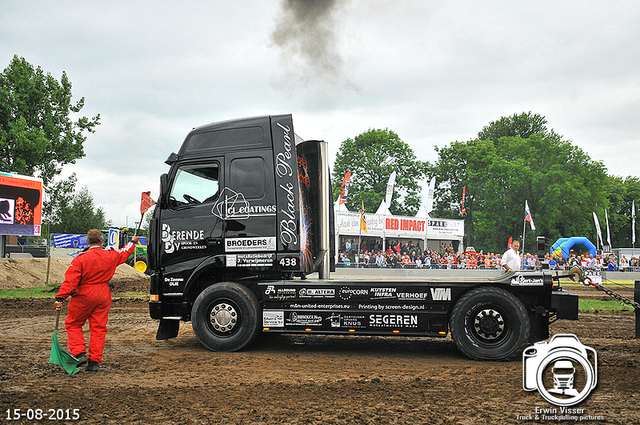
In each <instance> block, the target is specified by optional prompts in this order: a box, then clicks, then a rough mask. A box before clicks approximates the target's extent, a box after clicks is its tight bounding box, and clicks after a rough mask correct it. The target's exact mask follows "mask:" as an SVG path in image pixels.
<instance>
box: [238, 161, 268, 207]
mask: <svg viewBox="0 0 640 425" xmlns="http://www.w3.org/2000/svg"><path fill="white" fill-rule="evenodd" d="M266 170H267V169H266V165H265V163H264V159H262V158H261V157H253V158H236V159H234V160H232V161H231V164H230V167H229V171H230V172H229V181H230V183H231V186H232V188H233V189H234V190H236V191H239V190H241V191H242V194H243V195H244V197H245V199H260V198H262V197H263V196H264V195H265V193H266V192H267V171H266Z"/></svg>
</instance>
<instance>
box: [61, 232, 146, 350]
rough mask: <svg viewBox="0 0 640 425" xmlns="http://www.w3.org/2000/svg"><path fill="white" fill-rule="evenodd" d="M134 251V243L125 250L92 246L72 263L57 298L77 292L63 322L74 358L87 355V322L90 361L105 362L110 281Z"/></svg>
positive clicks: (129, 244) (130, 243)
mask: <svg viewBox="0 0 640 425" xmlns="http://www.w3.org/2000/svg"><path fill="white" fill-rule="evenodd" d="M134 249H135V245H134V244H133V243H132V242H129V243H128V244H127V245H125V247H124V248H122V249H112V248H108V249H102V247H101V246H92V247H89V249H87V250H86V251H85V252H83V253H81V254H80V255H78V256H77V257H76V258H74V259H73V260H72V261H71V265H70V266H69V268H68V269H67V272H66V273H65V275H64V282H63V283H62V286H60V290H59V291H58V295H56V299H57V300H60V299H66V298H67V297H68V296H69V295H71V292H73V290H74V289H75V290H76V293H75V294H74V295H73V296H72V297H71V300H70V301H69V310H68V313H67V319H66V320H65V322H64V325H65V328H66V330H67V340H68V344H69V350H70V351H71V354H72V355H73V356H74V357H75V356H78V355H79V354H80V353H86V352H87V350H86V346H85V342H84V335H83V333H82V327H83V326H84V324H85V323H86V322H87V319H88V320H89V332H90V336H89V352H88V354H87V358H88V359H89V360H90V361H94V362H98V363H100V360H102V352H103V351H104V340H105V336H106V334H107V319H108V318H109V307H111V290H110V289H109V284H108V282H109V280H110V279H111V278H112V277H113V275H114V273H115V271H116V267H118V266H119V265H120V264H122V263H124V262H125V261H127V258H128V257H129V255H131V253H133V250H134Z"/></svg>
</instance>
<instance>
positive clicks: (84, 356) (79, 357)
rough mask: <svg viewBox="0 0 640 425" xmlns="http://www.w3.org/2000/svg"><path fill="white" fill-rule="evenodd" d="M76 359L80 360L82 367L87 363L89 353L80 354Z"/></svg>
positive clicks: (79, 364)
mask: <svg viewBox="0 0 640 425" xmlns="http://www.w3.org/2000/svg"><path fill="white" fill-rule="evenodd" d="M74 357H75V358H76V360H78V366H82V365H84V364H85V363H87V353H80V354H78V355H77V356H74Z"/></svg>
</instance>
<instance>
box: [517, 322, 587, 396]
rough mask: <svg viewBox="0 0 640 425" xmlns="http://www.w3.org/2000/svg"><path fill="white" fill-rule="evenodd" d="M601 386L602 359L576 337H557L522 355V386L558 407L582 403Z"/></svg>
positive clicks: (570, 335) (540, 343) (567, 335)
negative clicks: (599, 360)
mask: <svg viewBox="0 0 640 425" xmlns="http://www.w3.org/2000/svg"><path fill="white" fill-rule="evenodd" d="M597 382H598V355H597V353H596V351H595V350H594V349H593V348H591V347H587V346H586V345H583V344H582V343H581V342H580V340H579V339H578V338H577V337H576V336H575V335H573V334H558V335H554V336H553V337H552V338H551V341H549V343H547V342H546V341H541V342H537V343H535V344H534V345H533V346H531V347H528V348H527V349H525V350H524V352H523V353H522V386H523V387H524V389H525V390H526V391H535V390H538V392H540V395H542V397H544V399H545V400H547V401H548V402H549V403H551V404H555V405H556V406H561V407H566V406H574V405H576V404H578V403H580V402H581V401H583V400H584V399H585V398H587V396H588V395H589V394H590V393H591V390H593V389H594V388H595V387H596V384H597Z"/></svg>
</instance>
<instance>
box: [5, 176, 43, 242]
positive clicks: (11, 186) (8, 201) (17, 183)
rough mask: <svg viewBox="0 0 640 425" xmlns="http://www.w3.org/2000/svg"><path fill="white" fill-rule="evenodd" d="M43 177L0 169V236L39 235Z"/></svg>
mask: <svg viewBox="0 0 640 425" xmlns="http://www.w3.org/2000/svg"><path fill="white" fill-rule="evenodd" d="M41 226H42V180H40V179H37V178H34V177H27V176H21V175H18V174H11V173H3V172H0V235H19V236H40V232H41Z"/></svg>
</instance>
